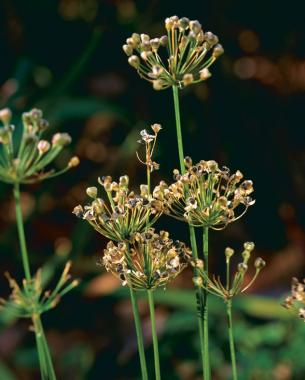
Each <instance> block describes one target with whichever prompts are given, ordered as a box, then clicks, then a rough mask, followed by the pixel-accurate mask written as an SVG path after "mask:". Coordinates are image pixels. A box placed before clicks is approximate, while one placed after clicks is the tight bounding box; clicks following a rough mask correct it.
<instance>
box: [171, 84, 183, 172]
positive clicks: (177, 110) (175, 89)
mask: <svg viewBox="0 0 305 380" xmlns="http://www.w3.org/2000/svg"><path fill="white" fill-rule="evenodd" d="M173 96H174V107H175V118H176V132H177V143H178V152H179V161H180V169H181V173H182V174H184V172H185V165H184V152H183V139H182V131H181V119H180V107H179V93H178V87H177V86H173Z"/></svg>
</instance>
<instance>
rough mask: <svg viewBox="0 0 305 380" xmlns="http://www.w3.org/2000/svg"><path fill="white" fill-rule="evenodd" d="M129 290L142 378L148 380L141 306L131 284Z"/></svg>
mask: <svg viewBox="0 0 305 380" xmlns="http://www.w3.org/2000/svg"><path fill="white" fill-rule="evenodd" d="M129 292H130V299H131V305H132V311H133V318H134V323H135V328H136V334H137V342H138V350H139V357H140V365H141V373H142V380H148V375H147V366H146V358H145V350H144V343H143V334H142V327H141V321H140V316H139V308H138V304H137V299H136V295H135V291H134V290H133V288H132V286H131V285H130V286H129Z"/></svg>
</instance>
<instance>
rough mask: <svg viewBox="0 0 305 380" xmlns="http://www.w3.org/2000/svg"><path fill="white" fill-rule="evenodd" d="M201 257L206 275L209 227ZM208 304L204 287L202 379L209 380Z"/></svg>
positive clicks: (205, 231)
mask: <svg viewBox="0 0 305 380" xmlns="http://www.w3.org/2000/svg"><path fill="white" fill-rule="evenodd" d="M202 237H203V259H204V271H205V273H206V276H208V271H209V228H208V227H204V228H203V236H202ZM208 314H209V305H208V292H207V290H206V287H204V290H203V333H204V342H203V343H204V364H205V365H204V379H205V380H209V379H210V377H211V369H210V357H209V320H208Z"/></svg>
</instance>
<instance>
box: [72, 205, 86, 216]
mask: <svg viewBox="0 0 305 380" xmlns="http://www.w3.org/2000/svg"><path fill="white" fill-rule="evenodd" d="M72 214H74V215H76V216H77V217H78V218H82V217H83V214H84V209H83V207H82V206H81V205H78V206H76V207H74V209H73V211H72Z"/></svg>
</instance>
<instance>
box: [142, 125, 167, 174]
mask: <svg viewBox="0 0 305 380" xmlns="http://www.w3.org/2000/svg"><path fill="white" fill-rule="evenodd" d="M151 129H152V131H153V132H154V134H150V133H148V132H147V130H146V129H143V130H142V131H141V132H140V137H141V138H140V140H138V143H139V144H143V145H145V160H142V159H141V158H140V156H139V154H138V152H136V154H137V158H138V160H139V161H140V162H141V163H142V164H143V165H145V166H146V167H147V170H149V171H150V172H153V171H154V170H158V169H159V167H160V165H159V164H158V163H157V162H154V161H153V160H152V156H153V153H154V150H155V147H156V142H157V137H158V133H159V132H160V131H161V129H162V127H161V125H160V124H153V125H151Z"/></svg>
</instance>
